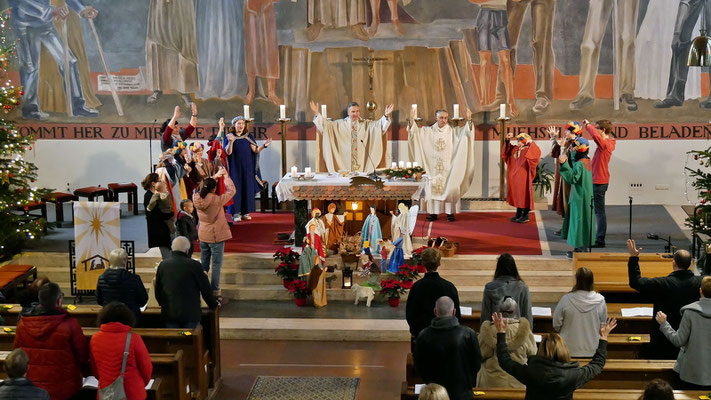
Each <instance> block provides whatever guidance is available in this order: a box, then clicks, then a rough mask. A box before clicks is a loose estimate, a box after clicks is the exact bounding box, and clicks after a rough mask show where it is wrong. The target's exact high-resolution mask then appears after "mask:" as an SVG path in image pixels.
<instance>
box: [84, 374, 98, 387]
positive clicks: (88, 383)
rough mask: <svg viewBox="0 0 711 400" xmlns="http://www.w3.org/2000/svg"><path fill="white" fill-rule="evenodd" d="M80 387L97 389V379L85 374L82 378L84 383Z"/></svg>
mask: <svg viewBox="0 0 711 400" xmlns="http://www.w3.org/2000/svg"><path fill="white" fill-rule="evenodd" d="M82 387H91V388H94V389H97V388H98V387H99V381H98V380H97V379H96V378H95V377H93V376H87V377H86V378H84V383H83V384H82Z"/></svg>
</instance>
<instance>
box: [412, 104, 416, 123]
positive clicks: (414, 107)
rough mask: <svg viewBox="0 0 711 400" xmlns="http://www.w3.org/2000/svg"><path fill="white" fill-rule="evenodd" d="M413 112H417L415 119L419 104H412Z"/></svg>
mask: <svg viewBox="0 0 711 400" xmlns="http://www.w3.org/2000/svg"><path fill="white" fill-rule="evenodd" d="M412 113H413V114H415V119H417V104H413V105H412Z"/></svg>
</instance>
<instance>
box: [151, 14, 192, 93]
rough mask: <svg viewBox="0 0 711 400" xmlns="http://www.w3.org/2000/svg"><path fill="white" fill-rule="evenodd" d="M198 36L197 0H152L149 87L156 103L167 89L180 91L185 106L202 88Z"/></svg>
mask: <svg viewBox="0 0 711 400" xmlns="http://www.w3.org/2000/svg"><path fill="white" fill-rule="evenodd" d="M196 41H197V38H196V36H195V4H194V1H193V0H150V3H149V6H148V29H147V32H146V86H147V87H148V89H149V90H152V91H153V94H151V95H150V96H149V97H148V98H147V99H146V102H147V103H148V104H153V103H155V102H156V101H158V99H159V98H160V97H161V95H162V94H163V91H165V90H174V91H176V92H178V93H180V95H181V98H182V100H183V103H184V104H185V106H189V104H190V103H191V102H192V100H191V99H190V94H191V93H195V92H197V91H198V72H197V62H198V53H197V43H196Z"/></svg>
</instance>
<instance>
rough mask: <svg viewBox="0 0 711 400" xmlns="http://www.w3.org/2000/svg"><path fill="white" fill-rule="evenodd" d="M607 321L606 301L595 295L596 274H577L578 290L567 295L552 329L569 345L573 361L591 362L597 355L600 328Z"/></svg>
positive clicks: (587, 272) (563, 299)
mask: <svg viewBox="0 0 711 400" xmlns="http://www.w3.org/2000/svg"><path fill="white" fill-rule="evenodd" d="M606 320H607V304H605V298H604V297H603V296H602V295H601V294H600V293H597V292H595V291H594V278H593V273H592V271H591V270H590V269H589V268H585V267H581V268H578V270H577V271H575V286H573V290H571V291H570V293H567V294H565V295H564V296H563V297H562V298H561V299H560V301H559V302H558V305H557V306H556V308H555V312H554V313H553V329H555V330H556V331H558V332H560V336H561V337H562V338H563V340H564V341H565V343H566V344H567V345H568V349H569V350H570V355H571V357H577V358H590V357H592V356H593V355H594V354H595V350H596V349H597V345H598V340H599V339H600V336H599V333H598V328H599V327H600V324H604V323H605V321H606Z"/></svg>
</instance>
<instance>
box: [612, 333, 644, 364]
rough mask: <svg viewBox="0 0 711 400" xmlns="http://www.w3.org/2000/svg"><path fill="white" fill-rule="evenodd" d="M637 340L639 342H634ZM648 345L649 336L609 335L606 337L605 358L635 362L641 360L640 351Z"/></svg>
mask: <svg viewBox="0 0 711 400" xmlns="http://www.w3.org/2000/svg"><path fill="white" fill-rule="evenodd" d="M637 338H639V340H636V339H637ZM648 344H649V334H641V335H639V334H636V335H628V334H625V333H611V334H609V335H608V337H607V358H608V359H621V360H636V359H641V358H642V349H643V348H644V347H645V346H646V345H648Z"/></svg>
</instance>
